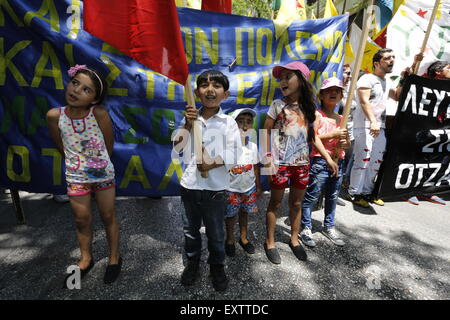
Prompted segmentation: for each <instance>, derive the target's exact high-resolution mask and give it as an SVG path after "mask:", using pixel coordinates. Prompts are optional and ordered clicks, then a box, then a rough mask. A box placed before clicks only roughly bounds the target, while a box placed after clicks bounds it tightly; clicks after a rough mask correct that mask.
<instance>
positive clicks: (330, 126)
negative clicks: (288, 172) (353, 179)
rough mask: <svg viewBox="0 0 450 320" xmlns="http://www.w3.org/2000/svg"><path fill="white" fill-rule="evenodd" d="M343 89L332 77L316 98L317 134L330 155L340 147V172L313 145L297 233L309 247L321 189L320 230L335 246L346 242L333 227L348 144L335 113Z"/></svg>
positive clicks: (337, 80)
mask: <svg viewBox="0 0 450 320" xmlns="http://www.w3.org/2000/svg"><path fill="white" fill-rule="evenodd" d="M343 88H344V86H343V84H342V82H341V81H340V80H339V79H337V78H335V77H332V78H329V79H326V80H324V81H323V83H322V85H321V87H320V92H319V99H320V102H321V106H322V109H321V110H318V112H319V113H320V116H319V119H318V121H319V125H318V129H317V135H318V137H319V138H320V139H321V140H322V144H323V146H324V147H325V149H326V150H327V152H328V153H329V154H330V156H334V154H335V152H336V148H337V147H339V148H340V152H339V161H338V167H339V171H338V175H337V176H333V174H332V172H331V171H330V170H329V169H328V167H327V163H326V161H325V159H324V158H323V157H322V155H321V154H320V153H319V152H318V151H317V149H316V148H315V147H314V146H313V150H312V152H311V162H310V170H309V183H308V188H307V189H306V193H305V196H304V198H303V203H302V220H301V226H302V232H301V233H300V239H301V241H302V242H303V243H304V244H305V245H306V246H308V247H315V246H316V243H315V241H314V240H313V239H312V233H311V229H312V223H311V213H312V209H313V208H314V206H315V204H316V202H317V200H318V199H319V197H320V194H321V192H322V190H323V191H324V194H325V219H324V228H323V230H322V233H323V234H324V235H325V236H326V237H327V238H329V239H330V240H331V241H332V242H333V243H334V244H335V245H338V246H343V245H344V244H345V243H344V241H343V240H342V239H340V237H339V236H338V234H337V233H336V231H335V229H334V225H335V222H334V220H335V219H334V218H335V215H336V201H337V198H338V194H339V189H340V187H341V183H342V167H343V162H344V157H345V151H344V149H343V148H348V147H349V146H350V141H349V138H348V134H347V129H341V128H340V123H341V120H342V116H341V115H339V114H337V113H335V112H334V109H335V107H336V105H337V104H338V103H339V102H340V101H341V100H342V92H343Z"/></svg>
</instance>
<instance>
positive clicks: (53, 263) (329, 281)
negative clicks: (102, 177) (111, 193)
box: [0, 194, 450, 300]
mask: <svg viewBox="0 0 450 320" xmlns="http://www.w3.org/2000/svg"><path fill="white" fill-rule="evenodd" d="M267 202H268V195H267V194H266V195H265V197H264V198H263V199H262V200H259V201H258V203H259V206H260V211H261V212H260V213H259V214H256V215H250V216H249V232H250V235H249V239H250V240H251V241H252V242H253V243H254V244H255V246H256V253H255V254H253V255H249V254H246V253H245V252H244V251H243V249H242V248H241V247H240V246H239V245H237V246H236V257H234V258H229V257H227V258H226V271H227V274H228V276H229V279H230V284H229V289H228V290H227V291H226V292H225V293H216V292H215V291H214V289H213V288H212V285H211V283H210V279H209V278H208V273H209V267H208V265H207V264H206V259H207V254H208V252H207V249H206V246H207V242H206V238H205V237H204V234H203V237H204V239H203V240H204V243H203V247H204V249H203V255H202V263H201V270H202V274H201V278H200V279H199V281H198V283H196V284H195V285H194V286H192V287H189V288H185V287H183V286H182V285H181V284H180V280H179V279H180V275H181V272H182V270H183V259H182V249H183V232H182V223H181V212H182V211H181V210H183V208H182V204H181V201H180V198H179V197H167V198H162V199H161V200H153V199H148V198H118V199H117V215H118V218H119V220H120V224H121V252H122V256H123V259H124V264H123V269H122V274H121V276H120V277H119V279H118V281H117V282H116V283H114V284H113V285H110V286H106V285H104V284H103V282H102V280H103V273H104V270H105V268H106V264H107V256H108V251H107V244H106V237H105V232H104V229H103V226H102V223H101V220H100V218H99V215H98V212H97V211H96V209H94V210H95V214H94V232H95V235H94V243H93V255H94V257H95V258H96V265H95V266H94V268H93V270H91V272H90V273H89V274H88V276H87V277H86V278H85V279H84V280H83V282H82V289H81V290H72V291H70V290H67V289H61V285H62V281H63V279H64V276H65V269H66V268H67V266H69V265H70V264H76V263H77V262H78V258H79V250H78V244H77V240H76V236H75V231H74V222H73V217H72V213H71V209H70V205H69V204H57V203H55V202H53V201H52V200H51V199H50V198H49V197H46V196H45V195H43V196H41V198H39V199H34V198H32V197H28V198H27V197H24V198H22V203H23V207H24V210H25V213H26V216H27V225H22V226H17V225H16V224H15V216H14V212H13V211H12V205H10V204H9V203H8V202H7V199H6V198H4V197H2V198H0V287H1V288H2V290H1V292H0V299H105V300H108V299H158V300H166V299H182V300H184V299H193V300H209V299H213V300H214V299H231V300H232V299H245V300H247V299H251V300H254V299H275V300H297V299H424V298H427V297H429V298H430V299H448V298H449V292H450V281H449V274H450V267H449V264H448V260H446V259H444V258H442V256H443V254H442V252H444V251H445V250H446V248H443V247H439V246H436V245H430V244H427V243H426V242H423V241H421V240H419V239H418V238H417V237H416V236H415V235H414V234H411V233H410V232H408V231H395V232H389V231H387V230H380V229H378V228H376V227H373V226H358V227H357V228H347V227H344V226H339V225H338V227H337V230H338V231H339V232H340V233H341V234H342V236H343V238H344V240H345V241H346V246H345V247H336V246H334V245H333V244H332V243H331V242H329V241H328V239H326V238H325V237H324V236H323V235H322V234H320V233H319V232H315V233H314V238H315V239H316V242H317V247H316V248H315V249H313V250H311V249H306V251H307V253H308V261H307V262H302V261H298V260H297V259H296V258H295V257H294V255H293V254H292V252H291V250H290V248H289V246H288V245H287V242H288V241H289V234H290V227H289V225H287V224H286V223H285V222H283V221H286V220H288V219H286V218H287V217H288V211H287V206H286V202H284V204H283V205H282V208H281V210H280V215H279V219H278V224H277V229H276V240H277V248H278V249H279V251H280V255H281V258H282V263H281V264H280V265H273V264H271V263H270V262H269V261H268V260H267V258H266V256H265V253H264V249H263V247H262V244H263V242H264V238H265V208H266V205H267ZM94 208H95V206H94ZM349 210H350V209H349ZM355 211H356V212H351V213H346V214H349V215H358V213H362V212H361V211H360V210H356V208H355ZM364 214H369V215H370V214H376V213H364ZM348 219H351V217H350V216H349V217H348ZM286 222H287V221H286ZM320 226H321V222H320V221H319V220H314V229H315V231H318V230H320ZM235 229H236V232H238V228H237V227H236V228H235Z"/></svg>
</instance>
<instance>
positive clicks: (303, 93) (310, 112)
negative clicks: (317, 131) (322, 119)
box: [292, 70, 316, 143]
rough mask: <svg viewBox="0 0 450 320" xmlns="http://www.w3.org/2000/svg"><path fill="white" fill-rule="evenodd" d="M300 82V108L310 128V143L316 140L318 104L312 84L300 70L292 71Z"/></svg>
mask: <svg viewBox="0 0 450 320" xmlns="http://www.w3.org/2000/svg"><path fill="white" fill-rule="evenodd" d="M292 71H293V72H294V73H295V74H296V76H297V78H298V79H299V81H300V96H299V98H298V102H297V103H298V106H299V107H300V110H302V112H303V114H304V115H305V118H306V122H307V126H308V142H309V143H311V142H312V141H313V140H314V121H316V103H315V99H314V88H313V86H312V85H311V83H310V82H309V81H308V80H306V78H305V76H304V75H303V73H301V72H300V71H298V70H292Z"/></svg>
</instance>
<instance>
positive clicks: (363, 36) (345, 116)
mask: <svg viewBox="0 0 450 320" xmlns="http://www.w3.org/2000/svg"><path fill="white" fill-rule="evenodd" d="M373 3H374V0H370V3H369V6H368V7H367V9H368V12H367V15H366V17H365V20H364V25H363V30H362V34H361V40H360V42H359V46H358V52H357V54H356V59H355V63H354V68H353V70H352V78H351V80H350V89H349V91H348V95H347V101H345V106H344V110H343V112H342V120H341V124H340V127H341V128H342V129H344V128H346V127H347V121H348V116H349V114H350V106H351V104H352V100H353V96H354V93H355V88H356V83H357V82H358V74H359V70H360V69H361V63H362V58H363V55H364V49H365V47H366V42H367V37H368V36H369V29H370V28H369V25H370V24H371V23H372V17H373V11H374V10H373V7H374V6H373ZM341 149H342V148H339V147H337V148H336V151H335V153H334V155H333V160H334V161H335V162H337V160H338V159H339V153H340V151H341Z"/></svg>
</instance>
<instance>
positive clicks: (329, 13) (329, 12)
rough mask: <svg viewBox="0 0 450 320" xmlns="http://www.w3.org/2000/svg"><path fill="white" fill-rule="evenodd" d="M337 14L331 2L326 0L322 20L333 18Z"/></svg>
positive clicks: (331, 0)
mask: <svg viewBox="0 0 450 320" xmlns="http://www.w3.org/2000/svg"><path fill="white" fill-rule="evenodd" d="M338 15H339V13H338V12H337V10H336V7H335V6H334V4H333V0H327V3H326V4H325V13H324V14H323V17H324V18H329V17H335V16H338Z"/></svg>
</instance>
